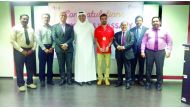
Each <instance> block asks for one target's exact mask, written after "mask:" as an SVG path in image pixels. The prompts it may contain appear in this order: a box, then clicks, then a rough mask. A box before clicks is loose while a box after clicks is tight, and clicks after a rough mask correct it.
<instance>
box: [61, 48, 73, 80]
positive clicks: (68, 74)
mask: <svg viewBox="0 0 190 109" xmlns="http://www.w3.org/2000/svg"><path fill="white" fill-rule="evenodd" d="M57 59H58V63H59V72H60V77H61V79H63V80H65V79H67V80H71V79H72V61H73V52H61V53H57ZM65 65H66V70H65Z"/></svg>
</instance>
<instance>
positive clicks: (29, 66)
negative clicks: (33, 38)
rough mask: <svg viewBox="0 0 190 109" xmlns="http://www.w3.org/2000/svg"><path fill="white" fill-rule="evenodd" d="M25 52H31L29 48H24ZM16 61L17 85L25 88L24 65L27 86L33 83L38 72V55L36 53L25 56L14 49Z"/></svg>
mask: <svg viewBox="0 0 190 109" xmlns="http://www.w3.org/2000/svg"><path fill="white" fill-rule="evenodd" d="M23 49H24V50H26V51H27V50H31V49H27V48H23ZM14 61H15V68H16V76H17V85H18V86H19V87H20V86H23V85H24V84H25V81H24V77H23V69H24V64H25V66H26V71H27V84H32V83H33V78H32V77H33V74H34V73H35V72H36V55H35V52H34V53H32V54H31V55H29V56H24V55H23V54H22V53H21V52H19V51H17V50H15V49H14Z"/></svg>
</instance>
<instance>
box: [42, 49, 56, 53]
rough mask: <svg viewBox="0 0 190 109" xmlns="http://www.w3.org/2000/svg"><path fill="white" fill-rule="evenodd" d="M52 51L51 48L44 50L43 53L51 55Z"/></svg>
mask: <svg viewBox="0 0 190 109" xmlns="http://www.w3.org/2000/svg"><path fill="white" fill-rule="evenodd" d="M53 51H54V49H53V48H49V49H47V48H46V49H45V50H44V52H45V53H53Z"/></svg>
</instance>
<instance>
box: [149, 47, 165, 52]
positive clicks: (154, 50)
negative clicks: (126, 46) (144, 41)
mask: <svg viewBox="0 0 190 109" xmlns="http://www.w3.org/2000/svg"><path fill="white" fill-rule="evenodd" d="M146 50H149V51H153V52H157V51H165V49H162V50H151V49H148V48H146Z"/></svg>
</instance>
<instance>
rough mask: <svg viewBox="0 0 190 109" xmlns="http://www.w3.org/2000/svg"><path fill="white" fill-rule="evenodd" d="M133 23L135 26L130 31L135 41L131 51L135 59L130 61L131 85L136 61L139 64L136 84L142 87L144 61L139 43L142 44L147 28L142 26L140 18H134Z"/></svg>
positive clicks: (141, 18)
mask: <svg viewBox="0 0 190 109" xmlns="http://www.w3.org/2000/svg"><path fill="white" fill-rule="evenodd" d="M135 23H136V26H135V27H133V28H132V29H131V30H130V31H131V32H133V34H134V36H135V41H134V44H133V51H134V54H135V58H134V59H132V60H131V74H132V75H131V76H132V82H131V83H132V84H134V82H135V70H136V65H137V61H138V62H139V70H138V73H137V75H138V83H139V85H142V86H143V85H144V80H143V76H144V61H145V59H144V58H142V57H141V55H140V54H141V50H140V48H141V42H142V38H143V36H144V33H145V32H146V30H148V28H147V27H145V26H142V23H143V17H142V16H137V17H136V18H135Z"/></svg>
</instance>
